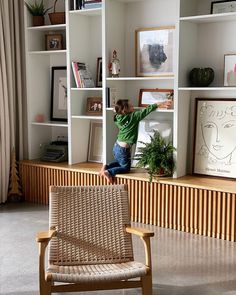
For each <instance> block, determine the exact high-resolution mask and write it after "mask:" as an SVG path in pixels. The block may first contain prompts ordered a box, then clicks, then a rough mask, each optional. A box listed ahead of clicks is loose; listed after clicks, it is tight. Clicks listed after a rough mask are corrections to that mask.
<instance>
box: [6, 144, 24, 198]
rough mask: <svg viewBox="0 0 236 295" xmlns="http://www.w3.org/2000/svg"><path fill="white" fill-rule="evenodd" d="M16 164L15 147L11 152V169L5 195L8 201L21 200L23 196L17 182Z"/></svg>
mask: <svg viewBox="0 0 236 295" xmlns="http://www.w3.org/2000/svg"><path fill="white" fill-rule="evenodd" d="M18 174H19V173H18V165H17V161H16V152H15V148H13V149H12V152H11V170H10V181H9V191H8V195H7V201H8V202H21V201H23V196H22V192H21V186H20V183H19V176H18Z"/></svg>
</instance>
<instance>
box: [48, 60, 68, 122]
mask: <svg viewBox="0 0 236 295" xmlns="http://www.w3.org/2000/svg"><path fill="white" fill-rule="evenodd" d="M51 77H52V79H51V113H50V119H51V121H62V122H67V104H68V101H67V97H68V96H67V72H66V67H65V66H58V67H52V68H51Z"/></svg>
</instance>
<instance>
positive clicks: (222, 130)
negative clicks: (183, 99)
mask: <svg viewBox="0 0 236 295" xmlns="http://www.w3.org/2000/svg"><path fill="white" fill-rule="evenodd" d="M193 173H194V174H202V175H211V176H219V177H229V178H236V101H235V99H228V98H222V99H220V98H215V99H214V98H196V108H195V134H194V158H193Z"/></svg>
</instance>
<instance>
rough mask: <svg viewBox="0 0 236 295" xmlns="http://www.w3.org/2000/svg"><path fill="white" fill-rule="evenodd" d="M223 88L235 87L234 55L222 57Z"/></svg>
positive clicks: (235, 57)
mask: <svg viewBox="0 0 236 295" xmlns="http://www.w3.org/2000/svg"><path fill="white" fill-rule="evenodd" d="M224 86H227V87H234V86H236V54H225V55H224Z"/></svg>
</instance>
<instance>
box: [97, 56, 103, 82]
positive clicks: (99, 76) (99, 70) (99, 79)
mask: <svg viewBox="0 0 236 295" xmlns="http://www.w3.org/2000/svg"><path fill="white" fill-rule="evenodd" d="M96 87H102V58H101V57H98V58H97V77H96Z"/></svg>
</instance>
